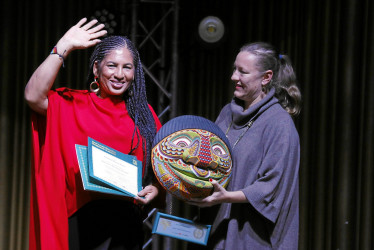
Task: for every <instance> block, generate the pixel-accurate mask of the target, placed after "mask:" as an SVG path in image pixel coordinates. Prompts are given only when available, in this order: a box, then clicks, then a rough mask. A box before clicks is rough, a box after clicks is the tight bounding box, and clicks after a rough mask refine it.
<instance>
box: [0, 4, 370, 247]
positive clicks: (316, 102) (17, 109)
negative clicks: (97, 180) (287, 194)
mask: <svg viewBox="0 0 374 250" xmlns="http://www.w3.org/2000/svg"><path fill="white" fill-rule="evenodd" d="M124 2H125V5H124ZM130 2H131V1H119V0H117V1H116V0H107V1H99V0H80V1H76V0H74V1H73V0H64V1H49V0H39V1H11V0H3V1H1V3H0V13H1V15H0V20H1V22H0V25H1V29H0V36H1V39H0V81H1V83H0V90H1V91H0V114H1V116H0V127H1V130H0V131H1V132H0V249H27V240H28V219H29V215H28V213H29V190H30V189H29V187H30V161H31V158H30V119H29V118H30V110H29V109H28V107H27V106H26V104H25V102H24V98H23V91H24V87H25V85H26V83H27V80H28V78H29V77H30V76H31V74H32V72H33V71H34V70H35V69H36V68H37V66H38V65H39V64H40V63H41V62H42V61H43V60H44V58H45V57H46V56H47V55H48V54H49V52H50V50H51V49H52V47H53V46H54V45H55V43H56V42H57V40H58V38H59V37H60V36H62V35H63V34H64V32H65V31H66V30H67V29H68V28H69V27H70V26H71V25H73V24H75V23H76V22H77V21H78V20H79V19H80V18H81V17H83V16H87V17H89V16H91V15H93V14H92V13H93V12H94V11H96V10H97V9H102V8H107V9H109V10H111V11H117V12H118V9H119V4H120V3H121V5H120V6H121V7H124V8H125V9H126V8H127V3H130ZM140 2H145V1H140ZM148 2H149V1H148ZM151 2H152V1H151ZM155 5H157V4H156V3H155ZM147 6H148V7H144V8H142V9H141V10H140V12H139V18H143V19H144V20H146V21H145V22H146V23H147V22H148V23H152V22H154V21H155V20H153V19H152V18H153V17H154V16H155V14H156V13H155V11H157V8H156V7H154V6H153V7H152V6H150V5H149V4H148V5H147ZM149 6H150V7H149ZM126 11H127V10H126ZM126 13H128V12H126ZM372 13H374V3H373V1H369V0H362V1H357V0H305V1H299V0H268V1H255V0H248V1H244V0H243V1H240V0H231V1H223V0H222V1H210V0H209V1H200V0H189V1H187V0H185V1H184V0H181V1H180V6H179V16H180V19H179V20H180V21H179V25H178V31H179V32H178V33H179V37H178V49H179V60H178V62H179V67H178V72H179V74H178V75H179V77H178V96H177V98H178V99H177V113H178V115H183V114H194V115H201V116H204V117H207V118H209V119H211V120H214V119H215V118H216V116H217V115H218V113H219V111H220V109H221V108H222V107H223V105H224V104H225V103H227V102H229V101H230V99H231V97H232V91H233V85H232V84H231V83H230V76H231V72H232V65H233V61H234V58H235V55H236V53H237V52H238V49H239V48H240V46H241V45H243V44H244V43H246V42H252V41H259V40H262V41H267V42H270V43H272V44H274V45H275V46H277V47H279V48H280V51H281V53H283V54H287V55H289V56H290V57H291V59H292V61H293V63H294V65H295V69H296V73H297V75H298V80H299V85H300V88H301V91H302V94H303V109H302V113H301V115H300V116H299V117H298V118H297V119H296V120H295V122H296V125H297V128H298V131H299V133H300V139H301V156H302V158H301V166H300V249H310V250H314V249H341V250H342V249H347V250H348V249H349V250H350V249H374V240H373V235H374V228H373V225H374V216H373V211H374V204H373V200H374V184H373V183H374V182H373V179H374V171H373V167H374V160H373V153H374V134H373V133H374V132H373V131H374V129H373V128H374V111H373V110H374V108H373V107H374V74H373V69H374V47H373V44H374V15H373V14H372ZM120 14H121V13H120ZM122 14H123V13H122ZM208 15H215V16H218V17H219V18H221V20H222V21H223V23H224V24H225V36H224V38H223V40H222V41H221V42H219V43H218V44H214V45H209V44H205V43H203V42H202V41H201V40H200V39H199V37H198V35H197V27H198V24H199V22H200V20H201V19H202V18H204V17H206V16H208ZM128 18H130V17H129V16H127V14H126V16H124V18H123V19H122V20H123V21H125V22H127V21H126V20H129V19H128ZM118 32H122V33H127V32H131V31H130V30H129V27H128V23H122V24H121V29H120V30H119V31H118ZM140 53H141V57H142V59H143V60H144V61H147V58H148V54H147V51H140ZM88 56H89V51H79V52H76V53H73V54H71V56H69V58H68V59H67V61H66V68H64V69H62V70H61V72H60V75H59V77H58V79H57V83H56V86H68V87H72V88H87V86H86V84H85V77H86V74H87V70H88V69H87V64H88ZM147 87H148V88H149V89H154V86H147ZM150 92H152V91H150ZM149 101H150V103H151V104H152V105H153V106H157V98H155V97H154V96H150V97H149ZM51 167H53V166H51ZM177 213H178V214H179V215H181V216H186V217H187V216H189V215H191V209H189V207H188V206H179V208H178V211H177Z"/></svg>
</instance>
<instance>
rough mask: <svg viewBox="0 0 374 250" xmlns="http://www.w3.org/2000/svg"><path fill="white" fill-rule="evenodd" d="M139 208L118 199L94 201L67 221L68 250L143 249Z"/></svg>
mask: <svg viewBox="0 0 374 250" xmlns="http://www.w3.org/2000/svg"><path fill="white" fill-rule="evenodd" d="M143 240H144V234H143V222H142V216H141V211H140V209H139V208H138V207H137V206H136V205H134V204H132V203H130V202H128V201H121V200H99V201H93V202H90V203H89V204H87V205H85V206H84V207H82V208H81V209H79V210H78V211H77V212H76V213H75V214H73V215H72V216H71V217H70V218H69V249H70V250H86V249H97V250H98V249H103V250H104V249H142V245H143Z"/></svg>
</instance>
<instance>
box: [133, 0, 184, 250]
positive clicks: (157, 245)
mask: <svg viewBox="0 0 374 250" xmlns="http://www.w3.org/2000/svg"><path fill="white" fill-rule="evenodd" d="M150 9H152V20H153V21H152V23H151V25H150V24H149V17H148V16H147V15H148V14H146V16H144V14H143V15H142V13H141V12H142V11H143V10H146V11H145V13H150V11H149V10H150ZM178 11H179V0H170V1H169V0H165V1H160V0H159V1H157V0H140V1H137V0H133V2H132V19H131V24H132V27H131V40H132V41H133V42H134V43H135V44H136V46H137V48H138V50H139V53H140V54H141V55H143V54H146V55H147V58H146V59H147V60H146V61H144V60H142V62H143V69H144V73H145V75H146V77H147V78H148V79H147V84H148V85H147V86H148V87H149V84H150V83H149V81H151V82H152V84H153V85H154V86H157V88H153V89H156V90H155V91H154V92H155V93H151V94H152V95H154V96H156V100H157V104H156V105H157V106H156V107H154V108H155V110H156V112H157V114H158V117H159V119H160V121H161V122H162V123H164V122H166V121H168V120H169V119H171V118H173V117H175V116H176V114H177V110H176V104H177V103H176V96H177V94H176V91H177V78H178V48H177V41H178V39H177V38H178V18H179V16H178ZM143 19H144V20H143ZM154 20H156V21H154ZM146 21H148V23H147V22H146ZM143 51H144V53H143ZM149 55H151V56H152V58H150V57H149ZM148 90H149V89H148ZM148 92H149V91H148ZM152 92H153V91H152ZM165 210H166V211H165V212H166V213H168V214H172V213H173V198H172V197H171V195H170V194H167V195H166V209H165ZM157 211H158V210H157V209H153V210H151V211H150V212H149V214H148V216H147V218H146V219H145V220H144V221H143V224H144V229H145V232H146V241H145V244H144V246H143V249H152V250H158V249H161V248H162V249H171V244H172V240H171V239H170V238H164V239H163V240H162V241H161V238H160V237H159V236H157V235H152V233H151V232H152V227H153V219H154V215H155V214H156V213H157Z"/></svg>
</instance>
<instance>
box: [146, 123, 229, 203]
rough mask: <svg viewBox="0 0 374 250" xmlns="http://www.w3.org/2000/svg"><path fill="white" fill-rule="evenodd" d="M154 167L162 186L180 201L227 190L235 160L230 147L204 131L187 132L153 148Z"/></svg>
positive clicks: (180, 132) (163, 141)
mask: <svg viewBox="0 0 374 250" xmlns="http://www.w3.org/2000/svg"><path fill="white" fill-rule="evenodd" d="M151 158H152V167H153V170H154V172H155V175H156V177H157V179H158V180H159V182H160V183H161V185H162V186H164V188H165V189H166V190H168V191H169V192H171V193H172V194H173V195H175V196H176V197H177V198H179V199H182V200H189V199H190V198H203V197H206V196H208V195H209V194H210V193H211V192H212V190H213V186H212V184H211V183H210V182H209V179H214V180H216V181H217V182H218V183H219V184H220V185H221V186H223V187H226V185H227V184H228V181H229V179H230V176H231V167H232V160H231V155H230V151H229V149H228V147H227V145H226V144H225V143H224V142H223V141H222V140H221V139H220V138H219V137H218V136H217V135H215V134H213V133H211V132H209V131H206V130H202V129H183V130H180V131H177V132H174V133H172V134H171V135H169V136H167V137H165V138H164V139H162V140H161V141H160V142H159V143H158V144H157V145H155V146H154V147H153V149H152V156H151Z"/></svg>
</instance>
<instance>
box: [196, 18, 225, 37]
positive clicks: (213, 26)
mask: <svg viewBox="0 0 374 250" xmlns="http://www.w3.org/2000/svg"><path fill="white" fill-rule="evenodd" d="M224 34H225V26H224V25H223V23H222V21H221V19H219V18H218V17H216V16H207V17H205V18H204V19H203V20H201V22H200V24H199V36H200V38H201V39H202V40H203V41H205V42H207V43H216V42H218V41H219V40H221V38H222V37H223V35H224Z"/></svg>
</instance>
